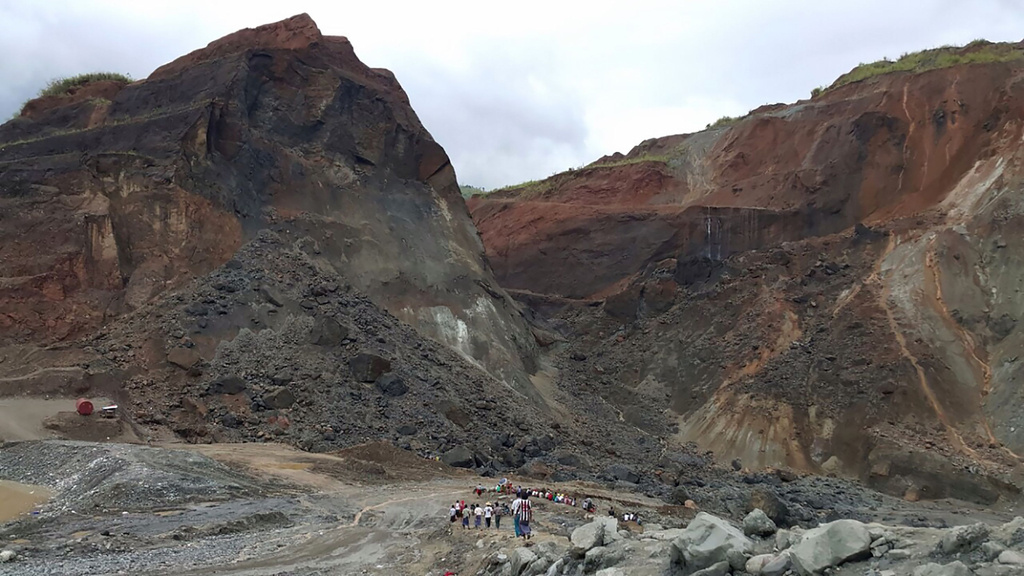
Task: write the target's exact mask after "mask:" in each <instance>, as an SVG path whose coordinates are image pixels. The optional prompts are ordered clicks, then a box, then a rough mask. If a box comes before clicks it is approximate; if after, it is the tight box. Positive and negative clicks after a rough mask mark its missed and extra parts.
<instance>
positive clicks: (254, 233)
mask: <svg viewBox="0 0 1024 576" xmlns="http://www.w3.org/2000/svg"><path fill="white" fill-rule="evenodd" d="M0 238H2V242H0V395H41V394H46V395H63V396H70V397H71V398H74V397H75V396H77V395H81V394H84V395H94V396H95V395H99V394H105V395H107V396H109V397H112V398H115V399H116V400H117V401H118V403H119V404H120V405H121V414H122V416H123V417H124V418H125V426H126V427H127V428H129V429H130V430H131V433H132V435H134V436H135V437H137V438H140V439H144V440H145V439H167V440H170V439H173V438H174V437H175V436H176V437H178V438H184V439H187V440H190V441H195V442H209V441H215V440H222V441H245V440H261V439H268V438H275V439H278V440H279V441H284V442H289V443H292V444H296V445H299V446H302V447H304V448H307V449H317V450H330V449H332V448H338V447H341V446H348V445H352V444H354V443H359V442H364V441H366V440H368V439H369V440H376V439H388V440H393V441H394V442H396V443H399V444H401V445H403V446H405V447H407V448H409V449H412V450H416V451H418V452H419V453H421V454H424V455H429V456H436V455H440V454H445V453H448V452H451V454H449V456H448V459H449V460H450V461H451V462H452V463H454V464H457V465H460V466H468V467H485V468H486V467H490V468H491V469H492V470H493V469H499V470H505V469H509V468H516V467H519V466H521V465H523V464H524V462H525V459H526V458H528V457H536V456H537V455H539V454H542V453H547V452H549V451H551V450H552V449H553V448H554V446H555V444H556V440H555V439H554V437H553V435H552V428H551V425H552V424H554V423H555V415H554V414H552V413H551V409H550V407H549V402H548V400H547V399H545V398H542V397H541V396H540V394H539V392H538V391H537V389H536V387H535V386H534V384H533V382H531V380H530V378H529V373H530V372H533V371H535V370H536V368H537V367H536V363H535V360H536V346H537V345H536V342H535V337H534V335H533V333H532V331H531V328H530V326H529V325H528V324H527V322H526V321H525V319H524V318H523V316H522V314H521V311H520V308H519V305H518V304H517V303H515V301H513V300H512V299H511V298H510V297H509V296H508V295H507V294H506V293H505V292H504V291H503V290H502V289H501V288H500V287H499V286H498V285H497V283H496V282H495V280H494V278H493V276H492V274H491V272H490V270H489V268H488V267H487V265H486V263H485V261H484V253H483V246H482V244H481V242H480V239H479V237H478V235H477V233H476V230H475V228H474V226H473V223H472V221H471V219H470V217H469V213H468V210H467V209H466V206H465V203H464V201H463V199H462V196H461V194H460V190H459V186H458V184H457V182H456V178H455V173H454V170H453V168H452V166H451V164H450V163H449V161H448V157H447V156H446V154H445V152H444V150H443V149H442V148H441V147H440V146H439V145H438V144H437V143H436V142H434V140H433V139H432V138H431V137H430V134H429V133H428V132H427V131H426V130H425V129H424V127H423V126H422V125H421V124H420V122H419V120H418V119H417V117H416V115H415V114H414V112H413V110H412V108H411V107H410V104H409V100H408V98H407V96H406V94H405V93H404V92H403V90H402V89H401V87H400V86H399V85H398V83H397V81H396V80H395V78H394V77H393V76H392V75H391V74H390V73H389V72H387V71H385V70H379V69H372V68H368V67H367V66H365V65H364V64H362V63H361V62H360V61H359V60H358V59H357V58H356V56H355V54H354V52H353V49H352V46H351V45H350V44H349V42H348V41H347V40H346V39H344V38H341V37H330V36H324V35H322V34H321V33H320V31H319V30H318V29H317V27H316V25H315V24H314V23H313V21H312V20H311V19H310V18H309V17H308V16H305V15H300V16H296V17H293V18H290V19H287V20H284V21H282V22H278V23H275V24H269V25H266V26H261V27H258V28H255V29H247V30H242V31H240V32H237V33H235V34H232V35H229V36H227V37H225V38H223V39H220V40H217V41H215V42H213V43H211V44H210V45H209V46H207V47H206V48H203V49H201V50H197V51H195V52H193V53H191V54H188V55H186V56H183V57H182V58H179V59H177V60H175V61H174V62H171V63H170V64H167V65H165V66H163V67H161V68H159V69H158V70H156V71H155V72H154V73H153V74H152V75H151V76H150V77H149V78H147V79H145V80H141V81H137V82H133V83H129V84H126V83H124V82H118V81H102V82H97V83H92V84H87V85H85V86H81V87H77V88H75V89H73V90H70V91H69V92H68V93H66V94H63V95H56V96H52V95H51V96H46V97H43V98H40V99H37V100H33V101H31V102H29V103H28V104H27V105H26V106H25V107H24V109H23V110H22V112H21V115H20V116H19V117H17V118H15V119H13V120H11V121H9V122H7V123H6V124H4V125H2V126H0ZM69 405H70V404H69ZM621 426H622V427H624V428H628V427H627V426H626V425H625V424H622V425H621ZM633 433H634V434H636V435H639V434H640V433H639V432H637V431H635V429H634V432H633ZM624 436H628V434H625V435H624Z"/></svg>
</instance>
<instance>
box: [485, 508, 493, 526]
mask: <svg viewBox="0 0 1024 576" xmlns="http://www.w3.org/2000/svg"><path fill="white" fill-rule="evenodd" d="M493 515H494V508H491V503H490V502H488V503H487V505H486V506H484V525H485V526H486V527H487V528H490V527H491V516H493Z"/></svg>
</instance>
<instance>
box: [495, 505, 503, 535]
mask: <svg viewBox="0 0 1024 576" xmlns="http://www.w3.org/2000/svg"><path fill="white" fill-rule="evenodd" d="M504 513H505V511H504V510H503V509H502V507H501V506H495V507H494V528H495V530H501V517H502V515H503V514H504Z"/></svg>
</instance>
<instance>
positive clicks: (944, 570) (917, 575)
mask: <svg viewBox="0 0 1024 576" xmlns="http://www.w3.org/2000/svg"><path fill="white" fill-rule="evenodd" d="M913 576H974V572H973V571H972V570H971V569H970V568H968V567H967V565H965V564H964V563H963V562H960V561H959V560H957V561H956V562H952V563H950V564H946V565H942V564H936V563H934V562H929V563H928V564H924V565H922V566H918V567H917V568H914V573H913Z"/></svg>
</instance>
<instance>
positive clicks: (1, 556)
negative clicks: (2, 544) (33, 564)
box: [0, 550, 18, 563]
mask: <svg viewBox="0 0 1024 576" xmlns="http://www.w3.org/2000/svg"><path fill="white" fill-rule="evenodd" d="M17 558H18V555H17V554H15V553H14V550H4V551H3V552H0V562H4V563H7V562H13V561H14V560H15V559H17Z"/></svg>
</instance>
